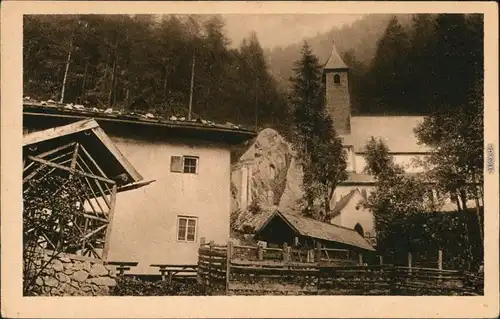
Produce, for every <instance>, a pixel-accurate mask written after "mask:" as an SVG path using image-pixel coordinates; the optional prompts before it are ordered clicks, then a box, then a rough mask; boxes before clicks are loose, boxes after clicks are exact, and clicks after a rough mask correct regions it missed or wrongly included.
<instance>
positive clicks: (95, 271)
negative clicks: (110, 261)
mask: <svg viewBox="0 0 500 319" xmlns="http://www.w3.org/2000/svg"><path fill="white" fill-rule="evenodd" d="M89 274H90V277H100V276H105V275H107V274H108V270H107V269H106V267H104V265H103V264H99V263H96V264H94V265H92V267H91V268H90V272H89Z"/></svg>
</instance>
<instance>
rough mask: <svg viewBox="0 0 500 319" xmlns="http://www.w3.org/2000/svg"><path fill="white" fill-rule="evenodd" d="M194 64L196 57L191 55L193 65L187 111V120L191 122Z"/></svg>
mask: <svg viewBox="0 0 500 319" xmlns="http://www.w3.org/2000/svg"><path fill="white" fill-rule="evenodd" d="M195 63H196V56H195V55H194V53H193V64H192V65H191V87H190V90H189V110H188V120H191V111H192V108H193V86H194V64H195Z"/></svg>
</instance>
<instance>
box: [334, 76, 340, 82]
mask: <svg viewBox="0 0 500 319" xmlns="http://www.w3.org/2000/svg"><path fill="white" fill-rule="evenodd" d="M333 83H335V84H340V75H338V74H335V75H334V76H333Z"/></svg>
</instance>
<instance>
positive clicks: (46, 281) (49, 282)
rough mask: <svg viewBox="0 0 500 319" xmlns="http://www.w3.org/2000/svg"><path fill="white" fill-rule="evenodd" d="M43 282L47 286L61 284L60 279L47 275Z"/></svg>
mask: <svg viewBox="0 0 500 319" xmlns="http://www.w3.org/2000/svg"><path fill="white" fill-rule="evenodd" d="M43 282H44V284H45V286H47V287H57V286H58V285H59V281H57V279H56V278H54V277H49V276H47V277H45V279H44V281H43Z"/></svg>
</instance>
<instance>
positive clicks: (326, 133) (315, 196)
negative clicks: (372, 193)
mask: <svg viewBox="0 0 500 319" xmlns="http://www.w3.org/2000/svg"><path fill="white" fill-rule="evenodd" d="M294 71H295V77H294V78H292V79H291V81H292V87H293V91H292V95H291V99H290V100H291V104H292V106H293V114H294V122H293V129H292V139H293V144H294V146H295V149H296V151H297V156H298V162H299V163H300V165H301V167H302V170H303V173H304V177H303V181H302V186H303V190H304V193H305V201H306V203H307V206H306V209H305V214H306V215H309V216H311V217H314V218H317V219H320V220H324V219H325V218H327V217H328V215H329V213H330V209H331V207H330V199H331V197H332V195H333V192H334V191H335V188H336V186H337V184H338V183H340V182H341V181H343V180H344V179H345V178H346V172H345V169H346V155H345V152H344V150H343V148H342V142H341V140H340V138H338V136H337V134H336V132H335V129H334V127H333V122H332V120H331V119H330V117H329V116H328V114H327V113H326V110H325V101H324V88H323V85H322V70H321V66H320V64H319V62H318V58H317V57H316V56H315V55H314V54H313V53H312V51H311V49H310V48H309V46H308V44H307V43H305V44H304V46H303V48H302V57H301V58H300V60H298V61H297V62H296V63H295V68H294ZM317 200H318V201H319V202H320V203H321V209H322V210H323V211H322V212H319V213H318V212H316V211H315V209H314V204H315V201H317Z"/></svg>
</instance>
